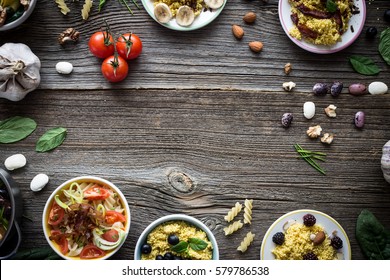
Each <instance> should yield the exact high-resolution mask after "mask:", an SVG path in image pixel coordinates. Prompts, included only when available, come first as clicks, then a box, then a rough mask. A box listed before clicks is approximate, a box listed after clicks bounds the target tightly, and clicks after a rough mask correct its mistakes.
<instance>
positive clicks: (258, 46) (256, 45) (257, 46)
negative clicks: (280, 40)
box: [249, 41, 263, 53]
mask: <svg viewBox="0 0 390 280" xmlns="http://www.w3.org/2000/svg"><path fill="white" fill-rule="evenodd" d="M249 48H250V49H251V51H253V52H255V53H259V52H261V50H262V49H263V43H262V42H259V41H254V42H250V43H249Z"/></svg>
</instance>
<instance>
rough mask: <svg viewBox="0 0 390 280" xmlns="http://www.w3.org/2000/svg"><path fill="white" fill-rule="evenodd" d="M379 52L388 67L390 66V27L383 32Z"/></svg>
mask: <svg viewBox="0 0 390 280" xmlns="http://www.w3.org/2000/svg"><path fill="white" fill-rule="evenodd" d="M378 50H379V53H380V54H381V56H382V57H383V59H384V60H385V61H386V63H387V65H390V27H388V28H386V29H385V30H383V31H382V32H381V37H380V41H379V47H378Z"/></svg>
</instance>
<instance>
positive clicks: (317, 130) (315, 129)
mask: <svg viewBox="0 0 390 280" xmlns="http://www.w3.org/2000/svg"><path fill="white" fill-rule="evenodd" d="M321 132H322V128H321V126H320V125H316V126H311V127H309V129H308V130H307V131H306V134H307V136H309V137H310V138H317V137H318V136H320V135H321Z"/></svg>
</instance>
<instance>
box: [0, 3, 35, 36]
mask: <svg viewBox="0 0 390 280" xmlns="http://www.w3.org/2000/svg"><path fill="white" fill-rule="evenodd" d="M37 2H38V1H37V0H31V1H30V5H29V7H28V9H27V11H24V13H23V14H22V15H21V16H20V17H19V18H17V19H16V20H14V21H13V22H10V23H7V24H4V25H3V26H0V31H6V30H10V29H14V28H16V27H18V26H19V25H21V24H22V23H23V22H25V21H26V20H27V19H28V18H29V17H30V15H31V14H32V12H33V11H34V8H35V5H36V4H37Z"/></svg>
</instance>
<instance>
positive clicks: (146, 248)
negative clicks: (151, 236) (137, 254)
mask: <svg viewBox="0 0 390 280" xmlns="http://www.w3.org/2000/svg"><path fill="white" fill-rule="evenodd" d="M141 252H142V254H146V255H147V254H150V252H152V246H150V245H149V244H147V243H145V244H144V245H142V247H141Z"/></svg>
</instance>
